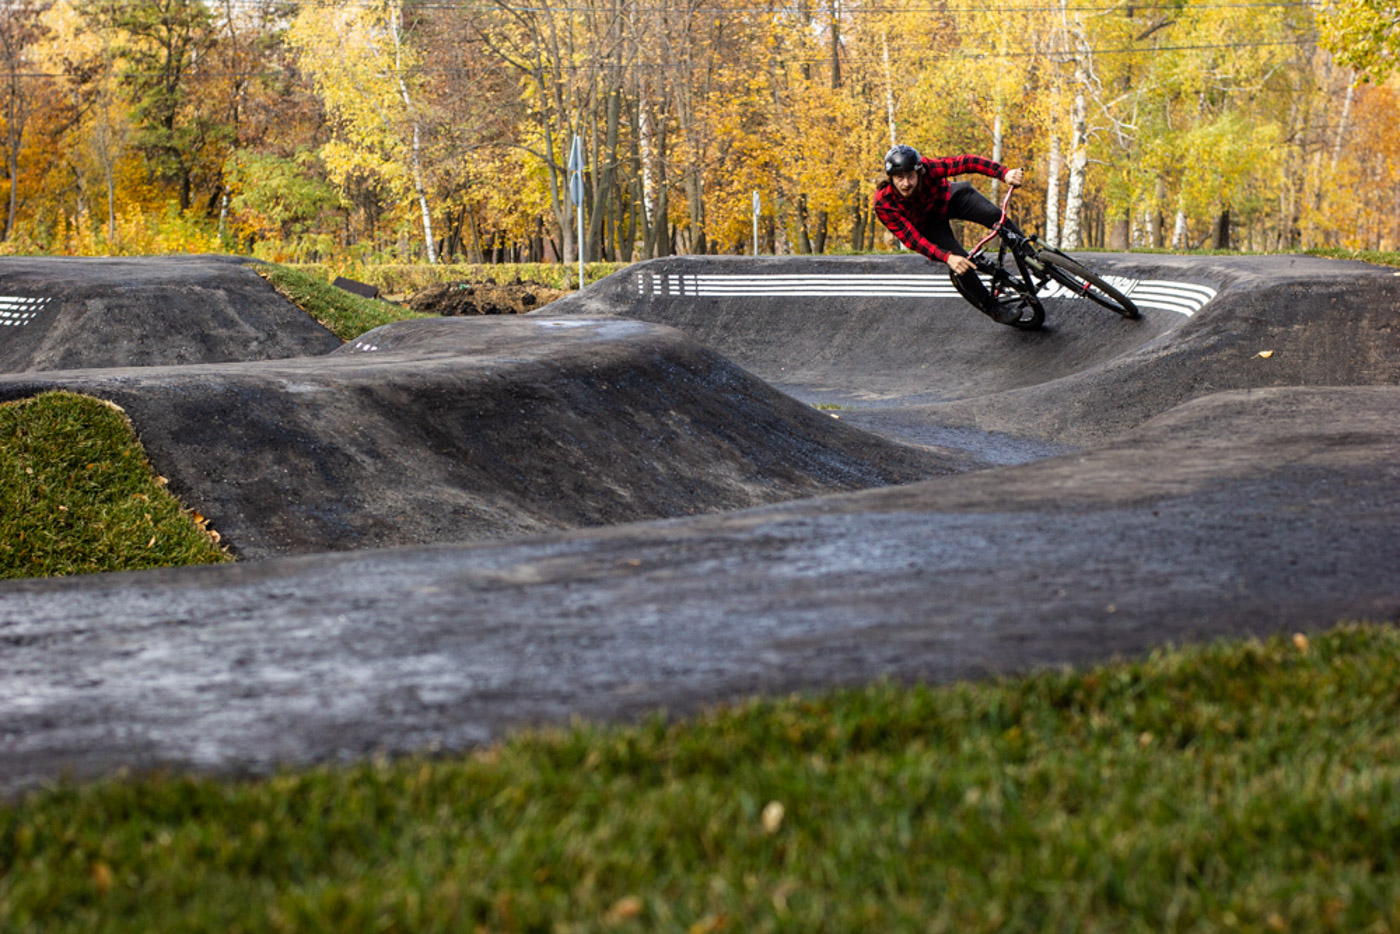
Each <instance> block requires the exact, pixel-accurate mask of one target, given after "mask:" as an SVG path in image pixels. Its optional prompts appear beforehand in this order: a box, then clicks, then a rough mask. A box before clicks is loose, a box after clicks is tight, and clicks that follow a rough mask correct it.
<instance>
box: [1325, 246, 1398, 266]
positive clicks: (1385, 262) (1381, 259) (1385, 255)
mask: <svg viewBox="0 0 1400 934" xmlns="http://www.w3.org/2000/svg"><path fill="white" fill-rule="evenodd" d="M1307 252H1308V253H1309V254H1311V255H1313V256H1327V257H1330V258H1332V259H1359V260H1361V261H1362V262H1364V263H1375V264H1376V265H1377V266H1400V252H1396V251H1395V250H1348V249H1343V248H1341V247H1329V248H1326V249H1321V248H1319V249H1312V250H1308V251H1307Z"/></svg>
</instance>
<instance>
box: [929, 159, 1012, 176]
mask: <svg viewBox="0 0 1400 934" xmlns="http://www.w3.org/2000/svg"><path fill="white" fill-rule="evenodd" d="M924 171H925V172H927V173H928V174H930V175H932V176H935V177H938V178H948V177H949V176H953V175H968V174H977V175H985V176H987V177H988V178H1005V177H1006V171H1007V169H1006V166H1004V165H1002V164H1001V163H1000V162H993V161H992V160H991V159H984V158H982V157H981V156H973V155H966V156H947V157H945V158H942V159H924Z"/></svg>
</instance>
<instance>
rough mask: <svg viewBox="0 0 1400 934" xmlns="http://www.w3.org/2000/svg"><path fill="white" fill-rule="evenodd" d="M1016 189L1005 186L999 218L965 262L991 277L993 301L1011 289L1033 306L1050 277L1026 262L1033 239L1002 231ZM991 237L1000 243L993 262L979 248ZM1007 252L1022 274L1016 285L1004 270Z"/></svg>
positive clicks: (989, 240)
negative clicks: (1007, 289) (999, 239)
mask: <svg viewBox="0 0 1400 934" xmlns="http://www.w3.org/2000/svg"><path fill="white" fill-rule="evenodd" d="M1016 187H1017V186H1015V185H1008V186H1007V189H1006V197H1005V198H1003V199H1002V201H1001V217H999V218H998V219H997V222H996V223H995V224H993V225H992V226H991V228H990V229H989V230H988V231H987V235H986V236H985V237H983V238H982V239H981V240H978V241H977V245H976V246H974V247H973V248H972V249H971V250H969V251H968V259H969V260H971V261H972V263H973V265H975V266H976V267H977V268H978V270H980V271H981V272H983V273H986V274H987V275H988V276H990V277H991V279H992V282H991V288H990V291H991V293H992V297H993V298H994V299H996V300H997V301H1001V297H1002V294H1003V291H1004V289H1005V288H1006V287H1007V286H1010V287H1011V288H1012V289H1013V290H1015V291H1016V292H1018V293H1020V294H1022V295H1024V296H1025V297H1026V298H1027V299H1028V300H1030V301H1031V302H1032V304H1035V303H1037V302H1038V300H1037V299H1036V295H1037V293H1039V292H1040V290H1041V289H1043V288H1044V287H1045V283H1046V282H1047V281H1048V280H1049V276H1048V275H1047V274H1046V273H1045V271H1044V270H1043V269H1040V270H1037V269H1033V268H1031V266H1030V265H1028V264H1027V262H1026V258H1027V256H1028V254H1029V253H1030V252H1032V250H1029V249H1027V247H1028V244H1029V243H1030V240H1031V239H1033V238H1027V237H1020V236H1017V235H1015V234H1011V233H1010V232H1009V231H1005V232H1004V230H1003V228H1005V226H1006V210H1007V207H1008V206H1009V205H1010V204H1011V196H1012V195H1013V194H1015V193H1016ZM994 237H1001V244H1000V246H999V247H998V248H997V258H996V262H995V263H994V262H992V261H991V260H990V259H988V258H987V257H986V254H985V252H984V251H983V249H982V248H983V247H985V246H986V245H987V244H988V243H989V242H991V240H992V239H993V238H994ZM1008 250H1009V251H1010V253H1011V257H1012V259H1013V260H1015V262H1016V271H1017V272H1019V273H1020V275H1021V278H1020V281H1019V282H1018V281H1017V280H1016V279H1014V278H1013V277H1012V276H1011V274H1010V273H1008V272H1007V270H1006V267H1005V257H1006V253H1007V252H1008ZM1042 315H1043V312H1042Z"/></svg>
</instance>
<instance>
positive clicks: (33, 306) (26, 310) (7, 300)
mask: <svg viewBox="0 0 1400 934" xmlns="http://www.w3.org/2000/svg"><path fill="white" fill-rule="evenodd" d="M49 301H50V300H49V299H47V298H34V297H30V296H23V295H0V325H3V326H7V327H19V326H20V325H22V324H28V323H29V322H30V321H33V320H34V319H35V318H36V317H38V315H39V312H41V311H43V310H44V306H45V305H47V304H48V303H49Z"/></svg>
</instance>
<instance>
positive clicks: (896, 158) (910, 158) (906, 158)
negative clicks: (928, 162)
mask: <svg viewBox="0 0 1400 934" xmlns="http://www.w3.org/2000/svg"><path fill="white" fill-rule="evenodd" d="M922 165H923V163H922V162H921V161H920V160H919V151H918V150H917V149H915V148H914V147H913V146H906V145H904V144H903V143H900V144H899V145H898V146H895V147H893V148H892V149H891V150H890V151H889V152H887V153H885V174H886V175H893V174H895V173H896V172H916V171H918V170H919V168H920V167H921V166H922Z"/></svg>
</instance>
